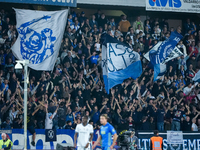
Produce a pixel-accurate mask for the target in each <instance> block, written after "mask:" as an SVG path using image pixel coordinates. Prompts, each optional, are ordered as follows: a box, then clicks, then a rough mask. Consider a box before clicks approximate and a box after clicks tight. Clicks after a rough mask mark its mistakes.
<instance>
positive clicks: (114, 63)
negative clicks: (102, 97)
mask: <svg viewBox="0 0 200 150" xmlns="http://www.w3.org/2000/svg"><path fill="white" fill-rule="evenodd" d="M102 39H103V40H104V42H103V46H102V67H103V78H104V84H105V89H106V91H107V93H109V90H110V89H111V88H112V87H114V86H115V85H117V84H121V83H122V82H123V81H124V80H125V79H127V78H129V77H132V78H133V79H136V78H138V77H139V76H140V75H141V73H142V64H141V61H140V55H139V54H138V53H137V52H134V51H132V50H131V49H130V48H129V47H128V46H127V45H125V44H124V43H122V42H120V41H118V40H116V39H115V38H113V37H111V36H110V35H108V34H105V35H104V36H103V37H102Z"/></svg>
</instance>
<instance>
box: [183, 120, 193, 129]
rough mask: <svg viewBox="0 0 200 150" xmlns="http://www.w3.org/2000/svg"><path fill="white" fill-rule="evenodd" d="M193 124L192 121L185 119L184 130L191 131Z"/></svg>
mask: <svg viewBox="0 0 200 150" xmlns="http://www.w3.org/2000/svg"><path fill="white" fill-rule="evenodd" d="M191 127H192V124H191V122H187V121H185V120H184V121H183V124H182V130H183V131H191Z"/></svg>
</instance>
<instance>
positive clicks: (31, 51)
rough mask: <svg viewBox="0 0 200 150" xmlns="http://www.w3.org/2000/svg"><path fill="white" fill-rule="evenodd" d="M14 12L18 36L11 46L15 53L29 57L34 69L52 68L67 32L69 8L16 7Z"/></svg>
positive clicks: (24, 57)
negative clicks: (50, 9) (47, 9)
mask: <svg viewBox="0 0 200 150" xmlns="http://www.w3.org/2000/svg"><path fill="white" fill-rule="evenodd" d="M15 12H16V20H17V25H16V28H17V31H18V33H19V36H18V38H17V40H16V42H15V44H14V45H13V46H12V48H11V49H12V52H13V54H14V55H15V57H16V58H17V59H19V60H29V62H30V64H29V67H30V68H32V69H34V70H47V71H48V70H53V68H54V64H55V62H56V60H57V56H58V54H59V49H60V46H61V42H62V39H63V34H64V32H65V26H66V22H67V15H68V10H61V11H35V10H25V9H15ZM33 14H34V15H33Z"/></svg>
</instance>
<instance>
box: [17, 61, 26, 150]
mask: <svg viewBox="0 0 200 150" xmlns="http://www.w3.org/2000/svg"><path fill="white" fill-rule="evenodd" d="M16 62H17V64H16V65H15V69H22V65H23V66H24V150H27V95H28V93H27V84H28V82H29V81H28V65H29V60H22V61H21V60H17V61H16Z"/></svg>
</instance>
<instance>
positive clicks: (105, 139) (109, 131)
mask: <svg viewBox="0 0 200 150" xmlns="http://www.w3.org/2000/svg"><path fill="white" fill-rule="evenodd" d="M115 133H116V131H115V129H114V127H113V126H112V125H111V124H110V123H107V124H106V125H105V126H101V128H100V135H101V140H102V141H101V143H102V148H105V147H106V148H109V147H110V146H111V145H112V135H114V134H115Z"/></svg>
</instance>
